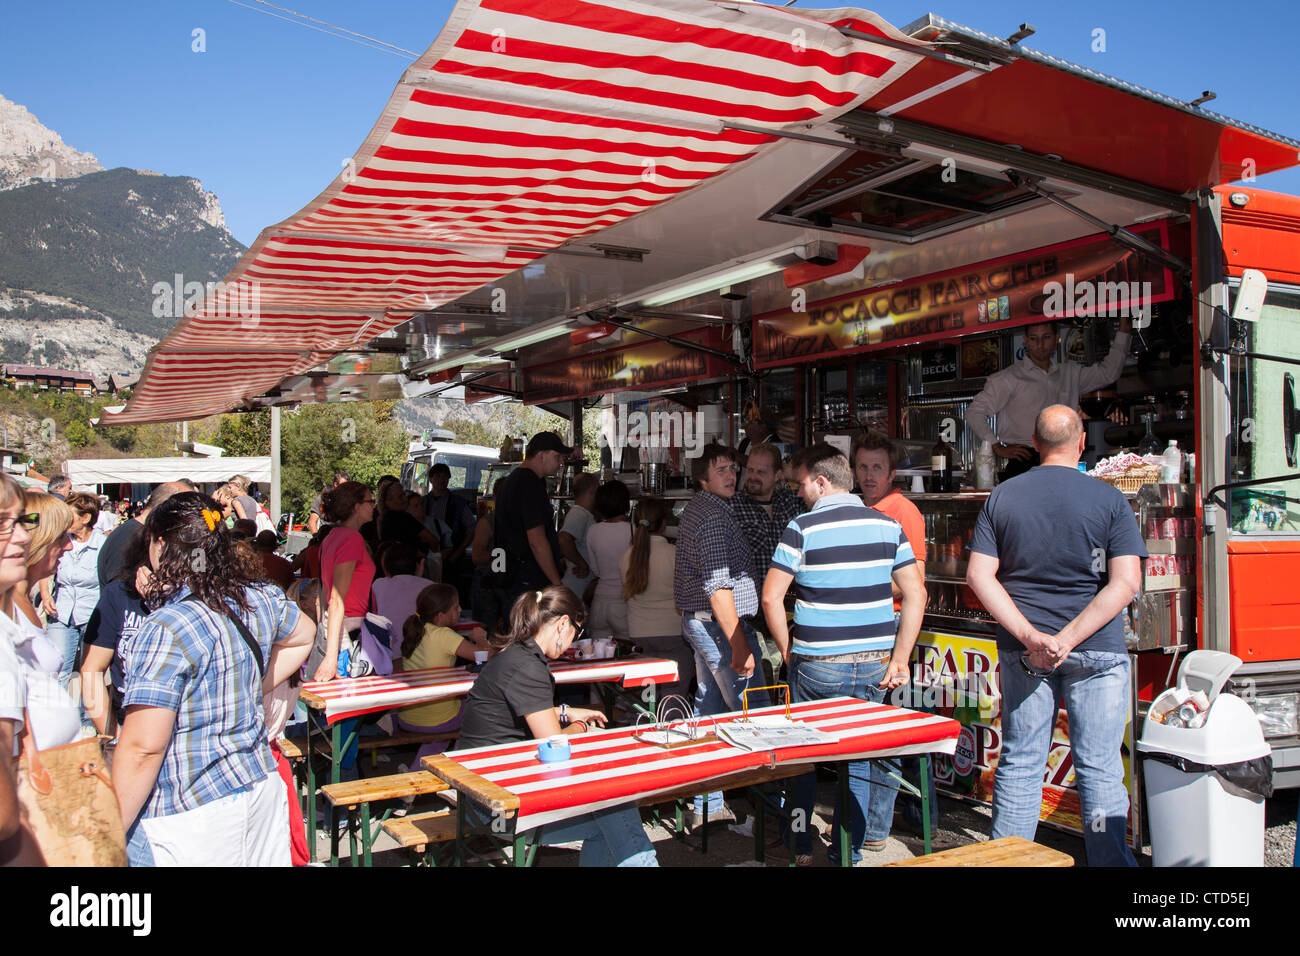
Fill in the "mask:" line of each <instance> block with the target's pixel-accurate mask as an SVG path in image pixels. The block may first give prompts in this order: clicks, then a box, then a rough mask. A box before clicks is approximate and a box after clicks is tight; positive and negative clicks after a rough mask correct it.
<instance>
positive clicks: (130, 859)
mask: <svg viewBox="0 0 1300 956" xmlns="http://www.w3.org/2000/svg"><path fill="white" fill-rule="evenodd" d="M126 865H127V866H153V865H154V864H153V847H151V846H150V845H149V838H148V837H146V836H145V835H144V827H142V826H140V820H139V819H138V818H137V819H136V821H135V823H134V824H132V825H131V829H129V830H127V831H126Z"/></svg>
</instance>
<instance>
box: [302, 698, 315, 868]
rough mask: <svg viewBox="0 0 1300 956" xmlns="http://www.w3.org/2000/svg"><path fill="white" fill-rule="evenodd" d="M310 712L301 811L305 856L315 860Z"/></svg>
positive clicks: (313, 770) (313, 784)
mask: <svg viewBox="0 0 1300 956" xmlns="http://www.w3.org/2000/svg"><path fill="white" fill-rule="evenodd" d="M310 714H311V712H310V711H308V718H307V806H306V808H305V809H304V811H303V813H304V815H305V817H306V824H307V856H308V857H309V858H310V859H311V861H312V862H313V863H315V862H316V767H315V766H314V765H313V762H312V752H311V738H312V733H311V717H310Z"/></svg>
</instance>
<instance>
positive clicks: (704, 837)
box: [700, 794, 709, 856]
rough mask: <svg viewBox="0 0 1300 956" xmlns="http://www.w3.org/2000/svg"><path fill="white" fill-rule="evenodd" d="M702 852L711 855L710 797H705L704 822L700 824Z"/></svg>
mask: <svg viewBox="0 0 1300 956" xmlns="http://www.w3.org/2000/svg"><path fill="white" fill-rule="evenodd" d="M700 852H701V853H703V854H704V855H705V856H708V853H709V796H708V794H705V795H704V822H703V823H701V824H700Z"/></svg>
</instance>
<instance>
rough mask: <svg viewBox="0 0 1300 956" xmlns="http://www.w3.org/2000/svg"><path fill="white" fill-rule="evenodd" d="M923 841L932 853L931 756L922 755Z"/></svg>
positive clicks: (926, 848)
mask: <svg viewBox="0 0 1300 956" xmlns="http://www.w3.org/2000/svg"><path fill="white" fill-rule="evenodd" d="M920 757H921V839H922V841H923V842H924V844H925V852H926V855H927V856H928V855H929V853H930V811H931V809H932V808H931V806H930V755H929V754H924V753H923V754H921V755H920Z"/></svg>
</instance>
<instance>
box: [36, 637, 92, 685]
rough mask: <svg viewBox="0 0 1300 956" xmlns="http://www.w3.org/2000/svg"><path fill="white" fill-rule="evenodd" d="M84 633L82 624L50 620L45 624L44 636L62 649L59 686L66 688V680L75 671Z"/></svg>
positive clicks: (68, 679)
mask: <svg viewBox="0 0 1300 956" xmlns="http://www.w3.org/2000/svg"><path fill="white" fill-rule="evenodd" d="M85 633H86V625H84V624H64V623H63V622H62V621H57V620H51V621H47V622H46V624H45V636H46V637H48V638H49V639H50V641H51V642H52V643H53V644H54V646H55V647H59V648H62V649H63V664H62V666H60V667H59V686H60V687H62V688H63V689H64V690H67V689H68V681H70V680H72V675H73V674H75V673H76V671H77V660H78V658H79V657H80V656H81V638H82V635H84V634H85Z"/></svg>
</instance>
